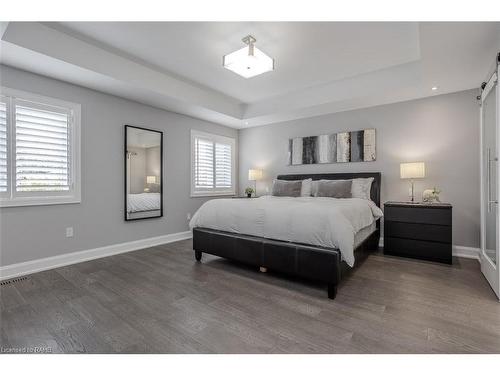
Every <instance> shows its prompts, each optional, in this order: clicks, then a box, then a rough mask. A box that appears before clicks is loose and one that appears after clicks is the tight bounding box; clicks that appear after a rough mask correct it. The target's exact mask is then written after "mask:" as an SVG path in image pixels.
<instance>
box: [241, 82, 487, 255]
mask: <svg viewBox="0 0 500 375" xmlns="http://www.w3.org/2000/svg"><path fill="white" fill-rule="evenodd" d="M477 94H478V92H477V91H476V90H470V91H464V92H458V93H454V94H448V95H439V96H434V97H430V98H426V99H420V100H413V101H408V102H402V103H396V104H390V105H384V106H378V107H373V108H367V109H360V110H354V111H349V112H342V113H336V114H331V115H325V116H319V117H313V118H308V119H302V120H294V121H289V122H284V123H279V124H274V125H270V126H262V127H256V128H249V129H245V130H242V131H240V132H239V148H240V153H239V160H240V164H239V171H240V172H239V182H240V183H239V187H240V191H241V192H242V191H243V190H244V189H245V187H246V186H253V182H249V181H248V169H249V168H262V169H263V170H264V180H263V181H261V182H259V183H258V186H257V187H258V189H259V193H260V194H263V193H264V192H265V189H266V187H269V186H270V185H271V182H272V179H273V178H275V176H276V175H277V174H280V173H320V172H363V171H380V172H382V202H384V201H388V200H407V198H408V186H409V185H408V182H407V181H404V180H401V179H400V178H399V163H400V162H406V161H425V162H426V174H427V176H426V178H425V179H423V180H417V182H416V195H417V197H418V199H419V200H420V199H421V197H422V191H423V189H424V188H431V187H433V186H437V187H438V188H440V189H441V190H442V193H441V198H442V201H445V202H450V203H452V204H453V243H454V244H456V245H461V246H471V247H479V219H480V213H479V204H480V203H479V200H480V195H479V107H478V104H477V102H476V99H475V97H476V95H477ZM364 128H375V129H376V131H377V160H376V161H375V162H367V163H343V164H322V165H303V166H287V165H286V164H287V152H288V139H289V138H292V137H299V136H309V135H319V134H328V133H333V132H338V131H342V130H359V129H364Z"/></svg>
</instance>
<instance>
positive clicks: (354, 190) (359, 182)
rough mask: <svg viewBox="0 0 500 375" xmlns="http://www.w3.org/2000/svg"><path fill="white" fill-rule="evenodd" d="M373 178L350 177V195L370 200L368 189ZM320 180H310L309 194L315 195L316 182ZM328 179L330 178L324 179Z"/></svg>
mask: <svg viewBox="0 0 500 375" xmlns="http://www.w3.org/2000/svg"><path fill="white" fill-rule="evenodd" d="M373 180H374V178H373V177H368V178H354V179H352V186H351V195H352V197H353V198H360V199H368V200H371V197H370V191H371V189H372V182H373ZM319 181H321V180H316V181H313V182H312V184H311V185H312V187H311V195H312V196H316V193H317V192H318V183H319ZM325 181H330V180H325Z"/></svg>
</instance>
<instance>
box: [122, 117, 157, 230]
mask: <svg viewBox="0 0 500 375" xmlns="http://www.w3.org/2000/svg"><path fill="white" fill-rule="evenodd" d="M128 128H134V129H140V130H147V131H150V132H155V133H159V134H160V181H161V183H160V215H158V216H151V217H137V218H134V219H130V218H128V217H127V206H128V200H127V195H128V194H127V146H128V139H127V133H128V132H127V130H128ZM124 138H125V142H124V150H123V162H124V163H123V164H124V165H123V171H124V173H123V176H124V179H123V185H124V187H123V190H124V193H125V194H124V208H125V210H124V215H123V216H124V218H125V221H136V220H148V219H158V218H160V217H163V132H162V131H161V130H154V129H148V128H143V127H140V126H134V125H125V137H124Z"/></svg>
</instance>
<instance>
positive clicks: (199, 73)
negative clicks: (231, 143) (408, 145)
mask: <svg viewBox="0 0 500 375" xmlns="http://www.w3.org/2000/svg"><path fill="white" fill-rule="evenodd" d="M51 26H52V27H55V28H57V29H59V30H61V31H64V32H70V33H72V34H73V35H75V36H79V37H82V36H83V37H85V38H86V39H87V40H89V41H93V42H95V41H98V42H99V43H102V45H103V46H105V47H106V48H113V49H115V50H117V51H119V52H120V53H122V54H124V55H128V56H130V57H133V58H136V59H139V60H140V61H143V62H147V63H149V64H151V65H153V66H155V67H157V68H159V69H162V70H165V71H168V72H170V73H173V74H175V75H177V76H179V77H183V78H186V79H189V80H190V81H192V82H197V83H199V84H201V85H204V86H206V87H209V88H211V89H213V90H216V91H220V92H222V93H224V94H226V95H229V96H232V97H234V98H236V99H238V100H240V101H241V102H244V103H248V102H255V101H259V100H264V99H267V98H269V97H272V96H277V95H283V94H286V93H288V92H290V91H296V90H300V89H304V88H306V87H310V86H314V85H319V84H322V83H326V82H330V81H335V80H338V79H341V78H346V77H349V76H354V75H358V74H361V73H366V72H371V71H375V70H378V69H382V68H387V67H389V66H394V65H398V64H403V63H406V62H410V61H415V60H417V59H418V58H419V57H420V53H419V39H418V25H417V24H415V23H394V24H389V23H366V24H359V23H325V22H317V23H314V22H304V23H300V22H297V23H292V22H259V23H257V22H253V23H252V22H251V23H246V22H242V23H239V22H232V23H227V22H201V23H194V22H170V23H167V22H161V23H160V22H150V23H147V22H124V23H107V22H103V23H86V22H65V23H62V24H51ZM248 34H251V35H255V36H256V38H257V44H256V45H257V47H258V48H259V49H261V50H263V51H264V52H266V53H267V54H268V55H270V56H271V57H273V58H274V59H275V62H276V70H275V71H273V72H271V73H268V74H264V75H261V76H258V77H255V78H252V79H245V78H243V77H240V76H238V75H236V74H234V73H232V72H230V71H228V70H226V69H224V68H223V67H222V56H223V55H226V54H228V53H230V52H233V51H235V50H237V49H240V48H242V47H243V46H244V44H243V43H242V41H241V39H242V38H243V37H244V36H246V35H248Z"/></svg>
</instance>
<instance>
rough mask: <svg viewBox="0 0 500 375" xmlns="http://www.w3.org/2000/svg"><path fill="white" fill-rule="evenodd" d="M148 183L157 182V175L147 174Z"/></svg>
mask: <svg viewBox="0 0 500 375" xmlns="http://www.w3.org/2000/svg"><path fill="white" fill-rule="evenodd" d="M146 183H148V184H156V176H147V177H146Z"/></svg>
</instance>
